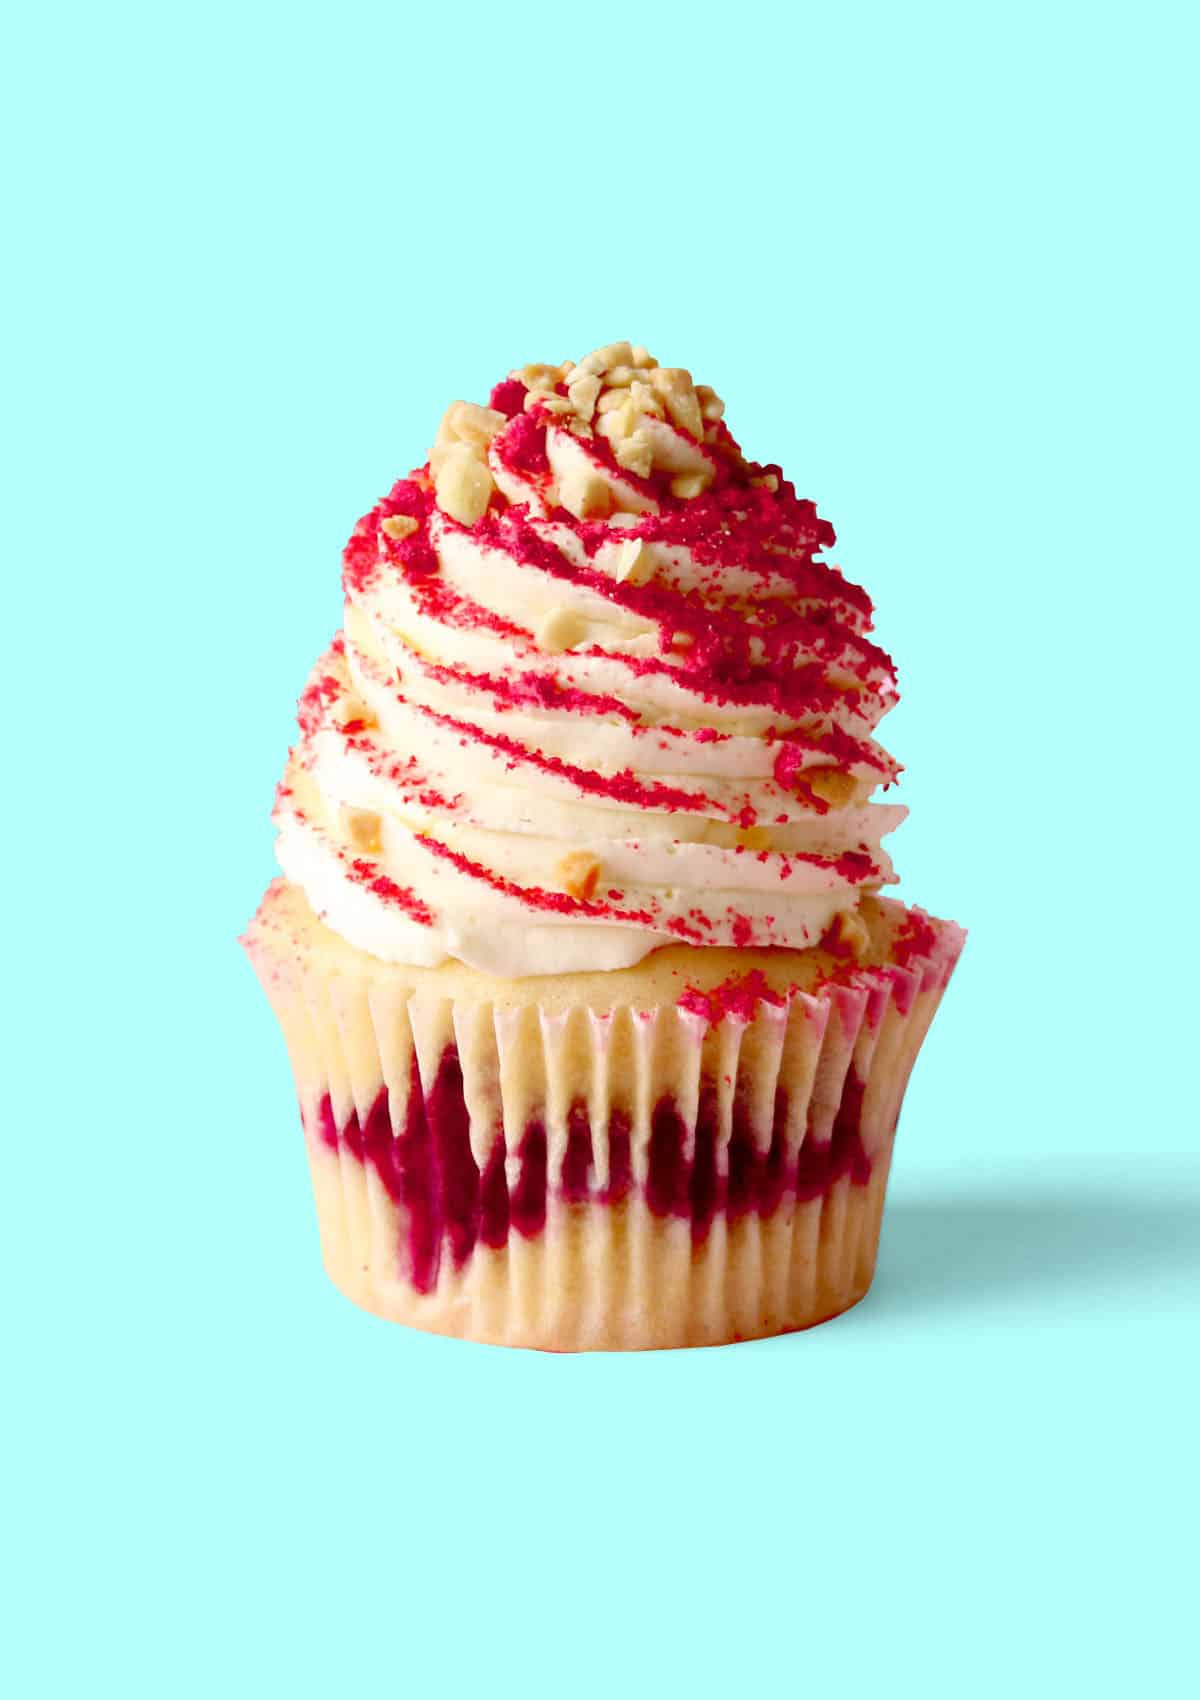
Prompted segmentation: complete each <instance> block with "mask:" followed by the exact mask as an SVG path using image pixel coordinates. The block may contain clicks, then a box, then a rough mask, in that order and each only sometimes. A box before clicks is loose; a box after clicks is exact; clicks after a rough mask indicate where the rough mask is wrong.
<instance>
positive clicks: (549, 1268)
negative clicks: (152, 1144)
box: [312, 1152, 887, 1352]
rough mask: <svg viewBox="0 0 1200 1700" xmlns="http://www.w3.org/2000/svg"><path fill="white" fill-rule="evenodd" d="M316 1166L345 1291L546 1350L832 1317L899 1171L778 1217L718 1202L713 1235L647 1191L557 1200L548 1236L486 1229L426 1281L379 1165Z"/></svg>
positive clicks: (627, 1344) (746, 1334)
mask: <svg viewBox="0 0 1200 1700" xmlns="http://www.w3.org/2000/svg"><path fill="white" fill-rule="evenodd" d="M312 1175H313V1190H314V1194H315V1197H316V1203H317V1217H318V1222H319V1225H320V1234H321V1249H322V1255H323V1259H324V1264H325V1269H326V1272H327V1274H328V1275H329V1277H330V1279H331V1280H332V1281H333V1283H334V1285H335V1286H336V1287H337V1288H338V1289H339V1291H340V1292H342V1293H343V1294H344V1295H345V1297H346V1298H348V1299H351V1300H352V1301H353V1302H354V1303H355V1304H356V1305H359V1306H360V1307H361V1308H362V1309H363V1310H367V1311H370V1312H372V1313H373V1314H374V1315H376V1316H380V1317H383V1318H385V1319H387V1320H388V1321H390V1322H401V1323H404V1324H406V1325H407V1326H408V1327H410V1328H418V1329H423V1330H425V1331H427V1332H429V1333H434V1334H444V1335H451V1336H454V1337H456V1338H460V1339H467V1340H475V1341H479V1342H482V1343H485V1344H493V1345H504V1346H527V1347H533V1348H536V1349H538V1350H541V1351H549V1352H578V1351H644V1350H650V1349H655V1348H664V1347H681V1346H715V1345H722V1344H727V1343H731V1342H733V1341H739V1340H755V1339H761V1338H763V1337H764V1336H769V1335H776V1334H785V1333H791V1332H794V1331H797V1330H800V1329H806V1328H812V1327H815V1326H816V1325H817V1324H818V1323H821V1322H827V1321H830V1320H831V1319H832V1318H833V1317H836V1316H840V1315H841V1314H842V1313H843V1312H844V1311H847V1310H849V1309H850V1308H851V1306H852V1305H855V1304H857V1303H858V1301H859V1300H860V1299H861V1298H863V1297H864V1295H865V1294H866V1292H867V1290H868V1288H869V1287H870V1285H871V1279H872V1276H873V1274H874V1271H875V1256H876V1250H877V1247H878V1242H879V1228H880V1218H881V1216H882V1213H883V1202H884V1191H885V1187H886V1183H887V1174H886V1163H878V1164H877V1165H876V1167H875V1169H874V1171H873V1173H872V1175H871V1177H870V1179H869V1180H868V1181H867V1182H866V1183H865V1184H863V1185H860V1184H857V1183H856V1182H854V1181H853V1180H851V1179H850V1178H849V1177H848V1176H846V1177H843V1178H842V1179H841V1180H839V1181H837V1182H836V1183H835V1184H834V1185H833V1186H832V1187H831V1188H830V1190H829V1191H828V1192H827V1193H825V1194H824V1195H823V1196H821V1197H818V1198H813V1199H809V1200H806V1201H802V1202H789V1203H787V1204H785V1205H782V1206H781V1207H780V1208H779V1209H777V1210H776V1211H775V1212H774V1213H773V1214H772V1215H770V1216H767V1217H759V1216H758V1215H757V1214H752V1215H749V1216H746V1217H743V1218H741V1219H740V1220H737V1221H733V1222H729V1221H727V1220H726V1219H725V1218H724V1217H718V1218H716V1219H715V1220H714V1221H713V1223H712V1224H711V1225H710V1228H709V1231H708V1233H707V1235H706V1237H705V1239H704V1241H703V1243H702V1244H696V1243H695V1241H694V1238H693V1234H692V1231H691V1226H690V1224H689V1223H688V1222H686V1221H683V1220H678V1219H670V1218H664V1217H661V1216H656V1215H655V1214H654V1213H653V1212H652V1211H651V1209H650V1208H649V1206H647V1205H646V1204H645V1203H644V1202H643V1201H642V1200H640V1199H635V1200H632V1201H629V1202H626V1203H623V1204H617V1205H609V1204H582V1205H581V1204H565V1203H560V1204H557V1205H554V1206H552V1207H551V1209H550V1210H549V1212H548V1214H547V1218H546V1222H545V1225H544V1227H543V1229H542V1231H541V1232H540V1233H539V1234H538V1235H537V1236H536V1238H532V1239H526V1238H524V1237H522V1236H521V1235H519V1234H513V1235H511V1236H510V1237H509V1239H508V1240H507V1241H506V1243H505V1244H504V1245H502V1246H498V1247H490V1246H484V1245H478V1246H477V1247H476V1248H475V1250H474V1251H473V1252H472V1254H471V1255H470V1257H469V1258H468V1259H467V1260H466V1262H465V1263H464V1264H463V1265H462V1266H461V1267H459V1268H455V1267H454V1266H453V1264H452V1263H450V1262H449V1261H448V1262H446V1263H445V1264H444V1265H443V1267H442V1270H441V1272H440V1274H439V1278H438V1281H437V1284H436V1286H435V1287H434V1289H433V1290H432V1291H431V1292H426V1293H421V1292H418V1291H416V1289H415V1288H414V1287H413V1286H412V1283H411V1281H410V1280H409V1279H407V1277H406V1276H405V1275H404V1273H403V1272H402V1270H401V1268H400V1267H399V1265H398V1262H397V1258H396V1252H395V1247H396V1227H397V1224H396V1222H395V1221H394V1220H391V1219H389V1218H390V1211H391V1207H390V1205H389V1203H388V1201H387V1200H386V1199H381V1198H379V1197H378V1195H377V1194H376V1196H372V1184H371V1172H370V1170H369V1169H367V1168H366V1167H364V1166H363V1165H362V1164H360V1163H357V1162H356V1161H355V1160H354V1159H353V1158H350V1157H346V1158H343V1159H339V1158H338V1157H335V1156H332V1155H329V1154H326V1153H316V1152H314V1153H313V1155H312Z"/></svg>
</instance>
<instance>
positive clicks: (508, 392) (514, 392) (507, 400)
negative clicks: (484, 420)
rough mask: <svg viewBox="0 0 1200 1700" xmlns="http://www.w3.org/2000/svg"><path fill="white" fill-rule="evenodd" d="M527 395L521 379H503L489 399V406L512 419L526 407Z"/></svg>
mask: <svg viewBox="0 0 1200 1700" xmlns="http://www.w3.org/2000/svg"><path fill="white" fill-rule="evenodd" d="M527 393H528V392H527V391H526V388H525V385H524V384H523V383H522V382H521V380H520V378H502V379H501V380H500V382H499V383H498V384H497V385H496V387H495V389H494V390H493V391H492V393H491V395H490V397H489V398H488V400H489V405H490V406H492V407H494V408H495V409H496V412H497V413H503V414H506V415H507V417H508V418H509V419H511V418H513V416H514V415H515V414H518V413H520V411H521V409H522V408H523V407H524V406H525V397H526V394H527Z"/></svg>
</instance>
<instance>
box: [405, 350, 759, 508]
mask: <svg viewBox="0 0 1200 1700" xmlns="http://www.w3.org/2000/svg"><path fill="white" fill-rule="evenodd" d="M511 376H512V377H513V378H514V379H517V380H518V381H519V382H520V383H521V384H523V385H524V387H525V392H526V393H525V397H524V403H523V405H524V408H525V411H526V412H527V413H531V412H540V413H544V414H550V415H552V416H553V422H554V423H555V424H556V425H557V426H558V428H559V429H560V430H565V431H569V432H570V433H571V434H572V435H573V436H575V437H576V438H577V439H580V440H581V441H584V442H586V441H587V440H588V439H589V438H591V437H592V435H593V432H594V431H598V432H599V433H600V435H601V436H602V437H604V438H605V439H606V440H607V441H608V442H609V443H610V444H611V445H612V450H613V454H614V456H615V458H616V462H617V465H618V466H619V467H620V468H621V469H622V470H623V471H625V472H629V473H632V474H634V475H635V476H637V477H639V478H649V477H650V476H651V475H652V474H653V473H654V472H656V471H657V472H662V473H668V474H671V475H672V476H671V480H670V490H671V494H672V495H673V496H676V497H678V498H680V499H682V500H685V501H686V500H691V499H692V498H694V497H696V496H700V495H702V494H703V493H704V491H705V490H707V489H708V487H709V485H710V484H711V483H712V481H713V477H714V470H713V467H712V465H711V464H709V461H708V456H707V454H706V453H705V450H706V449H711V448H712V447H716V448H717V449H718V452H720V433H719V431H718V429H717V427H718V424H719V422H720V420H721V417H722V415H723V414H724V412H725V404H724V402H723V401H722V400H721V398H720V396H718V395H717V393H716V391H715V390H713V389H711V388H710V387H709V386H708V385H707V384H694V383H693V382H692V375H691V373H690V372H688V371H687V370H686V369H685V368H684V367H682V366H660V365H659V364H658V362H657V361H656V360H655V359H654V357H653V355H651V354H650V353H649V352H648V350H646V349H645V348H643V347H642V346H641V345H640V344H638V345H634V344H633V343H628V342H610V343H607V344H605V346H604V347H603V348H597V349H594V350H593V351H592V353H591V354H587V355H585V356H584V358H583V359H582V360H577V361H570V360H564V361H562V362H561V363H560V364H559V365H557V366H553V365H549V364H547V363H545V362H541V363H536V362H535V363H531V364H529V365H527V366H522V367H520V368H519V369H518V370H516V371H514V372H513V373H512V374H511ZM564 389H565V391H566V394H565V395H564V394H563V393H562V392H563V390H564ZM507 423H508V420H507V418H506V416H505V415H504V414H502V413H500V412H498V411H496V410H495V409H494V408H490V407H478V406H476V405H475V404H474V403H472V402H466V401H456V402H454V403H453V404H452V405H451V406H450V407H449V408H448V409H447V411H446V414H445V416H444V418H443V419H442V423H441V426H440V428H439V430H438V434H437V441H436V442H435V444H434V447H433V449H432V451H431V453H430V456H429V465H430V470H431V472H432V474H433V478H434V488H435V492H436V495H437V501H438V505H439V507H441V508H442V509H443V510H444V511H445V512H446V513H448V514H449V515H450V516H451V518H453V519H457V520H458V521H459V522H460V523H461V524H463V525H473V524H475V522H476V521H477V520H478V519H479V518H480V517H481V516H482V515H483V514H484V513H485V512H486V510H487V506H488V503H489V501H490V500H491V495H492V491H493V490H494V488H495V485H494V483H493V480H492V477H491V472H490V470H489V468H488V464H487V461H488V451H489V448H490V446H491V443H492V439H493V438H494V437H495V436H496V435H497V433H498V432H499V431H501V430H502V429H503V428H504V427H505V426H506V425H507ZM668 426H669V427H670V429H667V427H668ZM647 427H650V428H649V429H648V428H647ZM472 463H474V464H472ZM557 482H558V488H557V490H556V491H555V492H553V498H552V499H555V500H557V501H558V502H559V503H560V504H561V505H562V506H563V507H565V508H566V509H567V510H568V512H570V513H572V514H574V515H575V516H576V518H578V519H608V518H611V517H612V516H613V510H614V508H619V507H620V502H619V501H618V500H617V499H615V498H614V494H613V492H612V490H611V488H609V485H608V483H607V482H606V481H605V479H604V478H603V477H602V476H601V475H600V473H598V472H596V471H594V470H585V469H582V468H579V469H576V468H572V470H571V471H570V472H569V473H565V474H561V475H560V476H559V478H558V480H557ZM400 517H401V516H397V520H399V518H400ZM388 535H389V536H390V537H399V536H401V535H405V536H407V535H411V533H409V532H403V533H401V532H400V531H398V530H397V531H393V530H390V529H389V530H388Z"/></svg>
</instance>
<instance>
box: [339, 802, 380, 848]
mask: <svg viewBox="0 0 1200 1700" xmlns="http://www.w3.org/2000/svg"><path fill="white" fill-rule="evenodd" d="M341 826H342V832H343V833H344V834H345V836H346V838H347V840H348V841H349V842H350V843H351V844H352V845H353V846H354V848H355V849H356V850H362V851H365V852H366V854H367V855H375V854H376V853H377V852H378V851H379V849H380V848H381V846H382V832H381V829H382V826H383V822H382V820H381V818H380V816H379V815H377V814H376V813H375V810H374V809H356V808H353V807H352V806H351V805H350V804H349V803H343V804H342V806H341Z"/></svg>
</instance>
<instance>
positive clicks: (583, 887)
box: [555, 850, 600, 899]
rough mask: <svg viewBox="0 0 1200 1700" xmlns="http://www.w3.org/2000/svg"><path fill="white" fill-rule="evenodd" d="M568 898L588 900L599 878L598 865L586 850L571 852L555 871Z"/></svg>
mask: <svg viewBox="0 0 1200 1700" xmlns="http://www.w3.org/2000/svg"><path fill="white" fill-rule="evenodd" d="M555 871H556V873H557V874H558V879H559V884H560V885H561V886H562V888H563V890H564V891H565V892H566V894H567V896H568V897H579V898H584V899H586V898H589V897H591V896H592V895H593V894H594V892H595V890H596V885H597V882H598V881H599V878H600V863H599V862H598V861H597V859H596V857H595V856H592V855H590V854H589V853H588V851H586V850H572V851H570V852H569V854H568V855H566V856H564V857H563V859H562V861H561V862H560V863H559V864H558V867H557V869H556V870H555Z"/></svg>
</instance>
